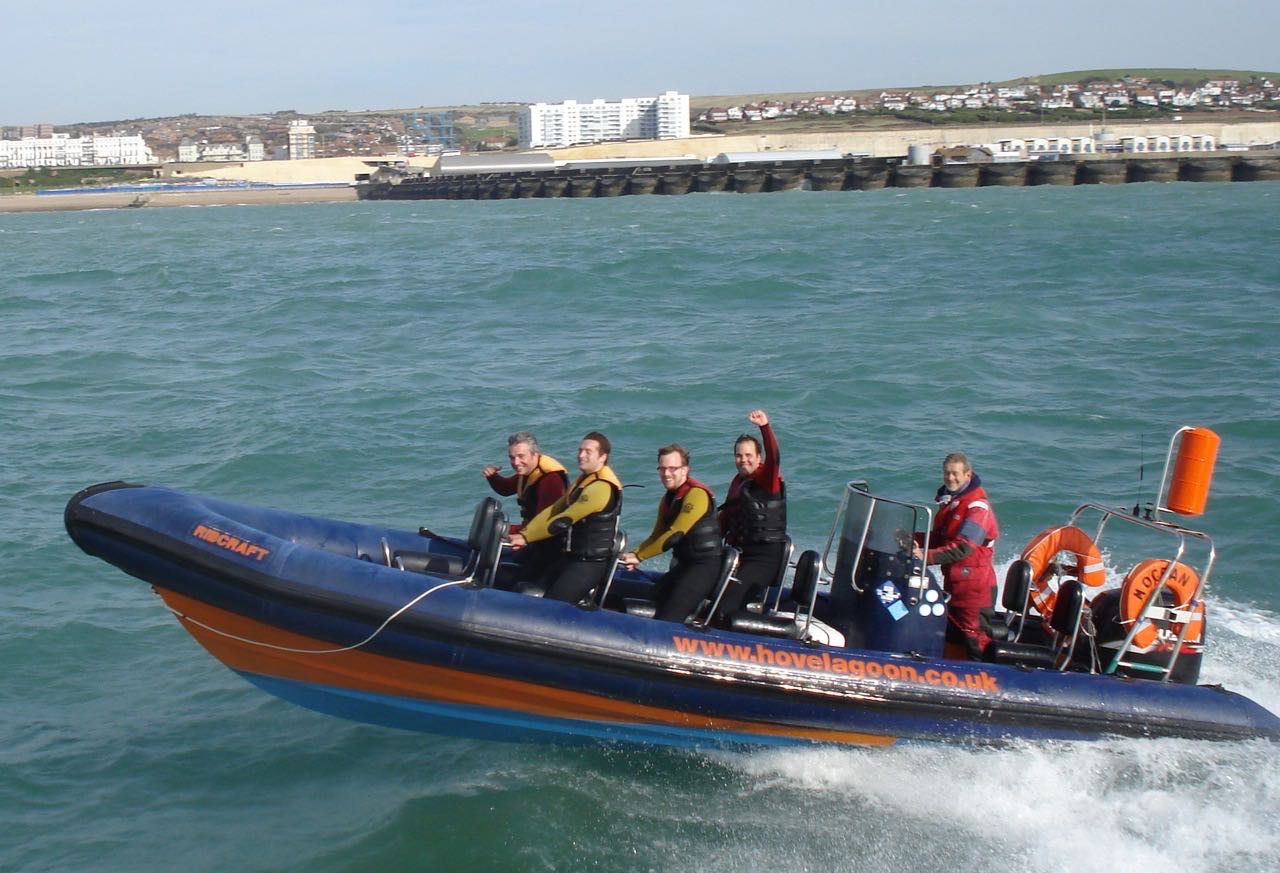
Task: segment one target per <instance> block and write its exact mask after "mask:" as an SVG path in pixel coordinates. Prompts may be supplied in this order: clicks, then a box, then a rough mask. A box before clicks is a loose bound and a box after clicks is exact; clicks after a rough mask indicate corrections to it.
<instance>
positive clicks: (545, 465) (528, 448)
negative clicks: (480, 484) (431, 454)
mask: <svg viewBox="0 0 1280 873" xmlns="http://www.w3.org/2000/svg"><path fill="white" fill-rule="evenodd" d="M507 459H508V460H509V461H510V462H511V469H512V470H513V471H514V473H513V474H512V475H510V476H503V475H502V474H501V473H500V472H499V470H498V468H497V466H496V465H494V464H489V465H487V466H486V467H485V468H484V469H483V470H482V471H481V473H482V475H483V476H484V478H485V481H486V482H488V483H489V487H490V488H492V489H493V490H494V492H495V493H497V494H501V495H502V496H503V497H510V496H511V495H513V494H514V495H515V498H516V503H517V504H518V505H519V506H520V524H517V525H513V526H512V530H513V531H518V530H520V528H521V527H523V526H524V525H526V524H528V523H529V520H530V519H532V518H533V517H534V516H535V515H537V514H538V513H539V512H541V511H542V510H544V509H546V508H547V507H548V506H550V505H551V504H553V503H555V502H556V501H557V500H559V499H560V498H561V497H563V496H564V493H565V491H567V490H568V487H569V474H568V473H567V472H565V469H564V465H563V464H561V463H560V462H559V461H557V460H556V459H555V458H553V457H551V456H550V455H548V454H544V453H543V452H542V451H541V450H540V449H539V447H538V439H537V437H535V436H534V435H533V434H532V433H530V432H529V431H527V430H521V431H517V432H516V433H513V434H512V435H511V436H509V437H507ZM560 552H561V548H560V543H557V542H556V541H555V540H543V541H542V542H539V543H534V544H533V545H531V546H529V547H528V548H525V549H521V550H520V551H519V553H518V554H517V555H516V559H515V566H514V567H508V566H503V567H501V568H500V569H499V571H498V576H497V579H496V580H495V581H494V585H495V586H496V587H498V588H504V589H509V588H511V586H512V585H514V584H515V583H516V582H517V581H518V580H520V579H530V578H535V577H537V576H540V575H541V574H543V573H545V572H546V571H547V569H548V568H550V567H551V565H552V564H554V563H555V562H556V561H557V560H558V559H559V557H560Z"/></svg>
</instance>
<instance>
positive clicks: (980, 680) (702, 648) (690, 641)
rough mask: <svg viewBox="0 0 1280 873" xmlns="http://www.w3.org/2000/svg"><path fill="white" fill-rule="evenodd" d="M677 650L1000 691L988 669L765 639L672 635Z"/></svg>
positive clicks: (896, 680) (741, 660) (974, 689)
mask: <svg viewBox="0 0 1280 873" xmlns="http://www.w3.org/2000/svg"><path fill="white" fill-rule="evenodd" d="M671 642H672V643H673V644H674V645H675V648H676V651H677V652H679V653H680V654H682V655H704V656H706V657H708V658H727V659H728V660H730V661H738V662H739V663H744V664H765V665H768V666H771V667H795V668H798V669H801V670H812V671H813V672H815V673H835V674H838V675H843V676H853V677H854V678H857V679H861V678H863V677H866V678H869V679H888V680H890V681H893V682H914V683H917V684H920V685H936V686H939V687H942V688H966V689H969V690H971V691H985V692H988V693H991V694H998V693H999V692H1000V685H999V683H998V682H997V681H996V677H995V676H992V675H991V674H990V673H988V672H987V671H985V670H979V671H978V672H976V673H957V672H955V671H953V670H938V669H936V668H933V667H928V668H925V669H920V668H919V667H917V666H916V665H915V664H895V663H892V662H890V663H884V662H882V661H867V660H864V659H862V658H849V657H845V656H844V655H833V654H831V653H830V652H821V653H819V652H812V653H810V652H790V651H787V650H785V649H773V648H770V647H769V646H766V645H764V644H763V643H756V644H755V645H742V644H738V643H725V642H720V641H719V640H704V639H698V638H697V637H682V636H680V635H678V634H676V635H673V636H672V637H671Z"/></svg>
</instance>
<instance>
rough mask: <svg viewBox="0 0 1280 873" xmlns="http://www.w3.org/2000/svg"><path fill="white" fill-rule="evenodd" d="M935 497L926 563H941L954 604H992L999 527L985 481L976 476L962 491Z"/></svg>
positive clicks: (976, 605)
mask: <svg viewBox="0 0 1280 873" xmlns="http://www.w3.org/2000/svg"><path fill="white" fill-rule="evenodd" d="M936 499H937V501H938V503H939V507H938V514H937V515H936V516H934V519H933V531H932V532H931V533H930V535H929V540H930V542H929V545H930V549H929V555H928V560H927V563H929V564H940V565H941V566H942V579H943V583H944V587H945V588H946V590H947V591H949V592H950V593H951V604H952V605H953V606H971V607H984V606H991V604H992V603H993V599H992V598H993V595H994V591H995V585H996V571H995V567H994V566H993V565H992V563H991V558H992V549H991V546H992V544H993V543H994V542H995V541H996V538H997V537H998V536H1000V527H999V525H998V524H997V522H996V513H995V510H994V509H992V508H991V501H990V499H989V498H988V497H987V492H986V491H985V490H984V489H983V487H982V482H981V481H980V480H979V479H978V477H977V475H974V476H973V478H972V479H970V480H969V484H968V485H967V486H966V487H965V489H964V490H963V491H961V492H960V493H959V494H954V495H952V494H948V493H947V492H946V491H945V490H943V489H939V490H938V496H937V498H936Z"/></svg>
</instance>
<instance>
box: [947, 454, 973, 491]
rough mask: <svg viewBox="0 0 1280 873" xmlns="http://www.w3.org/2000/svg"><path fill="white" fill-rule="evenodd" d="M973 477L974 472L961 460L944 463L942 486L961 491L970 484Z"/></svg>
mask: <svg viewBox="0 0 1280 873" xmlns="http://www.w3.org/2000/svg"><path fill="white" fill-rule="evenodd" d="M971 478H973V472H972V471H971V470H970V469H969V468H968V467H966V466H965V465H964V464H962V463H960V462H959V461H952V462H951V463H950V464H943V465H942V487H944V488H946V489H947V490H948V491H951V492H956V491H959V490H960V489H961V488H963V487H964V486H966V485H968V484H969V480H970V479H971Z"/></svg>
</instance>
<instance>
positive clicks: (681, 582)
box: [622, 443, 721, 622]
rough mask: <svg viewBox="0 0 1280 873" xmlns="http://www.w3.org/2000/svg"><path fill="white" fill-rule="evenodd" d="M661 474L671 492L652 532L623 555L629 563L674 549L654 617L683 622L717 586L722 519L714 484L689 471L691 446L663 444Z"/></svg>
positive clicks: (660, 583) (657, 592)
mask: <svg viewBox="0 0 1280 873" xmlns="http://www.w3.org/2000/svg"><path fill="white" fill-rule="evenodd" d="M658 478H659V479H660V480H661V481H662V484H663V487H665V488H666V489H667V492H666V494H664V495H663V496H662V500H661V501H660V502H659V503H658V517H657V519H656V520H655V521H654V524H653V531H652V533H650V534H649V536H648V538H647V539H646V540H645V541H644V542H642V543H641V544H640V545H639V546H637V547H636V550H635V551H634V552H627V553H625V554H624V555H623V556H622V562H623V563H624V564H626V566H627V569H629V570H633V569H635V567H636V565H637V564H639V563H640V562H641V561H645V560H648V559H649V558H652V557H654V556H655V555H658V554H661V553H662V552H664V551H666V550H668V549H670V550H671V569H669V570H668V571H667V572H666V573H664V574H663V575H662V576H661V578H659V579H658V582H657V587H656V588H655V592H654V593H655V599H656V600H657V603H658V609H657V612H656V613H655V614H654V618H657V619H658V620H660V621H680V622H683V621H684V620H685V619H687V618H689V617H690V616H691V615H693V614H694V612H695V611H696V610H697V608H698V606H699V604H701V603H702V601H703V600H704V599H706V598H707V597H708V596H709V595H710V594H711V590H712V589H713V588H714V587H715V584H716V579H717V578H718V577H719V574H720V556H721V545H720V525H719V523H718V522H717V521H716V502H715V496H714V495H713V494H712V493H711V489H710V488H708V487H707V486H706V485H703V484H702V483H701V482H699V481H698V480H696V479H694V478H692V477H690V476H689V452H688V450H686V449H685V448H684V446H681V445H679V444H678V443H672V444H671V445H669V446H664V447H663V448H661V449H658Z"/></svg>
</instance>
